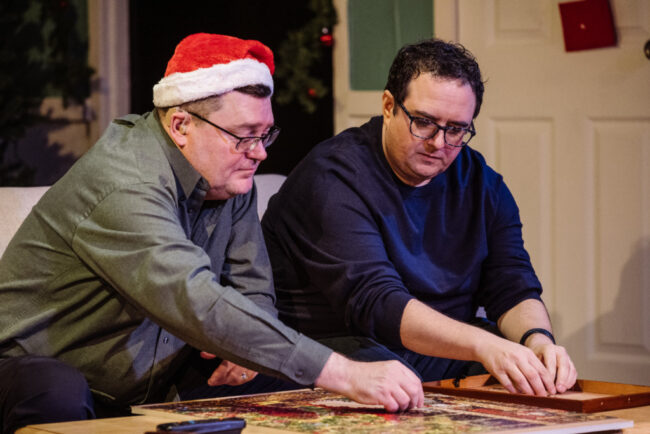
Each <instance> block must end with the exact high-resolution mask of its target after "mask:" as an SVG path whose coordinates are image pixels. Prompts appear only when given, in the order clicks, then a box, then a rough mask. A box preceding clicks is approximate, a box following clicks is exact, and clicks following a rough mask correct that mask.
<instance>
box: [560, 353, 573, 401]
mask: <svg viewBox="0 0 650 434" xmlns="http://www.w3.org/2000/svg"><path fill="white" fill-rule="evenodd" d="M558 359H559V360H558V373H557V379H556V387H557V389H558V391H559V392H560V393H564V392H566V391H567V390H568V389H569V388H571V387H572V386H573V385H574V384H575V381H576V378H577V372H576V369H575V366H574V365H573V362H572V361H571V359H570V358H569V356H568V354H566V352H563V353H559V354H558Z"/></svg>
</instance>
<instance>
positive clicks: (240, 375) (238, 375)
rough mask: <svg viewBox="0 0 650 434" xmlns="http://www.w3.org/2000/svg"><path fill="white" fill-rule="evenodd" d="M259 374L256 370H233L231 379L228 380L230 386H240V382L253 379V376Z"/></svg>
mask: <svg viewBox="0 0 650 434" xmlns="http://www.w3.org/2000/svg"><path fill="white" fill-rule="evenodd" d="M256 376H257V372H255V371H248V370H245V369H242V370H240V371H237V372H235V371H233V372H231V375H230V378H231V379H230V381H229V382H228V385H230V386H239V385H240V384H244V383H248V382H249V381H251V380H252V379H253V378H255V377H256Z"/></svg>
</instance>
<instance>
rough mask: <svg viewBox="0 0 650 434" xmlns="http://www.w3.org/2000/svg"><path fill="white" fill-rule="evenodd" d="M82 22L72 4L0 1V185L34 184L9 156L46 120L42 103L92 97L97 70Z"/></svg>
mask: <svg viewBox="0 0 650 434" xmlns="http://www.w3.org/2000/svg"><path fill="white" fill-rule="evenodd" d="M79 20H83V22H84V23H85V20H86V17H85V16H79V15H78V12H77V8H76V7H75V4H74V3H73V2H70V1H65V0H2V1H0V185H29V184H30V180H31V179H32V176H33V170H32V169H31V168H29V167H26V166H25V165H23V164H21V163H20V162H18V161H16V159H15V158H14V156H13V155H11V154H12V153H13V151H14V150H15V149H14V147H15V146H16V143H17V141H18V140H19V139H20V138H22V137H23V136H24V135H25V132H26V129H27V128H28V127H29V126H31V125H34V124H35V123H36V122H39V121H42V120H43V118H42V117H41V116H40V115H39V113H38V109H39V107H40V105H41V103H42V101H43V99H44V98H45V97H46V96H54V95H58V96H61V97H62V98H63V101H64V105H67V104H69V103H79V104H80V103H83V101H84V99H85V98H87V97H88V95H89V94H90V89H89V86H90V76H91V74H92V73H93V71H92V69H91V68H90V67H88V64H87V51H88V48H87V42H86V41H85V40H84V39H82V38H81V36H80V35H79V32H78V31H77V29H76V26H77V25H78V21H79Z"/></svg>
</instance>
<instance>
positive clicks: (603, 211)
mask: <svg viewBox="0 0 650 434" xmlns="http://www.w3.org/2000/svg"><path fill="white" fill-rule="evenodd" d="M558 3H559V1H557V0H536V1H532V0H531V1H523V0H457V1H456V0H436V1H435V2H434V23H435V30H434V31H435V33H436V36H438V37H441V38H443V39H448V40H457V41H458V42H460V43H462V44H463V45H465V46H466V47H467V48H468V49H470V51H472V52H473V53H474V55H475V56H476V57H477V59H478V61H479V64H480V65H481V70H482V71H483V74H484V77H485V79H486V80H487V83H486V93H485V100H484V105H483V108H482V110H481V114H480V115H479V117H478V119H477V121H476V128H477V131H478V135H477V137H475V138H474V140H473V142H472V145H473V146H474V147H475V148H476V149H478V150H479V151H481V152H482V153H483V154H484V155H485V157H486V158H487V160H488V161H489V162H490V164H491V165H492V166H493V167H494V168H495V169H496V170H498V171H499V172H500V173H502V174H503V175H504V177H505V180H506V182H507V183H508V185H509V187H510V189H511V190H512V191H513V194H514V195H515V197H516V199H517V201H518V203H519V207H520V210H521V215H522V221H523V223H524V239H525V243H526V248H527V249H528V251H529V253H530V254H531V257H532V260H533V265H534V266H535V268H536V270H537V272H538V275H539V277H540V279H541V281H542V283H543V285H544V289H545V292H544V295H543V297H544V300H545V302H546V304H547V306H548V308H549V311H550V313H551V318H552V320H553V324H554V331H555V334H556V336H557V338H558V341H559V342H560V343H561V344H563V345H565V346H566V347H567V348H568V350H569V352H570V354H571V355H572V357H573V359H574V361H575V362H576V365H577V367H578V370H579V376H580V378H585V379H596V380H606V381H621V382H629V383H637V384H650V60H648V59H647V58H646V57H645V56H644V53H643V46H644V44H645V42H646V41H647V40H648V39H650V2H647V1H645V0H613V1H611V5H612V9H613V12H614V21H615V26H616V30H617V33H618V45H617V46H616V47H611V48H601V49H595V50H588V51H579V52H571V53H567V52H565V51H564V43H563V36H562V26H561V20H560V13H559V8H558ZM335 4H336V5H337V11H338V13H339V26H338V28H337V30H336V32H337V33H336V34H335V38H336V41H337V46H336V50H335V100H336V103H335V109H336V113H335V121H336V129H337V131H340V130H341V129H344V128H345V127H347V126H350V125H355V124H360V123H361V122H362V121H363V120H365V119H366V118H367V117H368V116H370V115H372V114H378V113H379V104H380V101H379V95H380V92H350V90H349V86H347V87H346V81H347V75H348V73H347V68H348V59H347V45H346V43H347V30H346V29H345V27H346V25H347V21H346V17H345V12H346V8H347V7H346V4H347V2H346V1H345V0H338V1H335Z"/></svg>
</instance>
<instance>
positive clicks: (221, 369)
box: [201, 351, 257, 386]
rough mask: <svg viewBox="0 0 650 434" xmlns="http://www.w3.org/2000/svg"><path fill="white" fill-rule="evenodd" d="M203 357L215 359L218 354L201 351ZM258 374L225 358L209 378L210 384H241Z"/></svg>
mask: <svg viewBox="0 0 650 434" xmlns="http://www.w3.org/2000/svg"><path fill="white" fill-rule="evenodd" d="M201 357H203V358H204V359H214V358H215V357H216V356H215V355H214V354H210V353H206V352H205V351H201ZM256 375H257V372H255V371H252V370H250V369H246V368H244V367H242V366H239V365H236V364H235V363H233V362H229V361H228V360H223V361H222V362H221V363H220V364H219V366H218V367H217V369H215V370H214V372H213V373H212V375H211V376H210V378H208V385H210V386H222V385H224V384H226V385H228V386H239V385H240V384H244V383H246V382H248V381H251V380H252V379H253V378H255V376H256Z"/></svg>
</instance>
